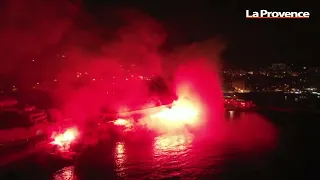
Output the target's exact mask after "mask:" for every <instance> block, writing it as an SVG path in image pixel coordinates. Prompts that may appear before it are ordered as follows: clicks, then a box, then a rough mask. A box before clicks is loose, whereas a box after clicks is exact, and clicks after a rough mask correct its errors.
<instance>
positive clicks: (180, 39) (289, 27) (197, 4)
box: [84, 0, 320, 67]
mask: <svg viewBox="0 0 320 180" xmlns="http://www.w3.org/2000/svg"><path fill="white" fill-rule="evenodd" d="M84 3H85V6H86V7H87V9H88V11H89V12H92V13H93V14H94V12H97V11H99V9H101V8H102V7H110V8H112V7H123V6H126V7H134V8H136V9H139V10H141V11H143V12H146V13H148V14H149V15H151V16H152V17H154V18H156V19H157V20H159V21H160V22H161V23H162V24H164V26H165V29H166V31H167V33H168V40H167V43H166V44H165V47H164V48H170V47H174V46H176V45H179V44H185V43H192V42H197V41H202V40H205V39H208V38H211V37H213V36H217V35H219V36H222V37H223V38H224V39H225V40H226V41H227V42H228V46H227V49H226V51H225V52H224V56H223V57H224V58H223V59H224V62H225V63H226V64H229V65H230V66H236V67H241V66H246V67H248V66H261V65H267V64H269V63H272V62H285V63H290V64H291V63H294V64H303V65H320V61H319V60H318V57H317V56H316V53H315V49H316V45H317V42H318V40H316V32H319V23H316V21H317V15H316V13H317V12H316V11H315V9H314V8H312V7H316V6H315V4H310V3H306V1H304V2H301V1H299V2H297V3H293V1H291V2H283V1H282V2H279V1H277V2H274V3H271V2H270V1H268V4H266V3H260V2H259V3H255V4H253V3H252V2H251V3H249V2H248V3H243V1H241V3H240V2H235V1H224V3H219V1H216V2H213V1H209V0H208V1H205V0H197V1H174V2H173V1H168V0H163V1H130V0H127V1H123V0H122V1H120V0H118V1H110V0H100V1H99V0H86V1H85V2H84ZM246 9H249V10H252V11H253V10H260V9H267V10H275V11H277V10H278V11H310V12H311V18H310V19H293V20H288V19H276V20H275V19H263V20H261V19H258V20H256V19H245V10H246ZM97 18H98V17H97Z"/></svg>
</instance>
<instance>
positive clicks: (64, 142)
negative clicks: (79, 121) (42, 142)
mask: <svg viewBox="0 0 320 180" xmlns="http://www.w3.org/2000/svg"><path fill="white" fill-rule="evenodd" d="M78 134H79V132H78V130H77V129H76V128H69V129H67V130H66V131H65V132H64V133H62V134H54V135H53V141H52V144H55V145H57V146H59V147H60V149H61V150H67V149H68V148H69V147H70V144H71V143H72V142H73V141H74V140H75V139H76V138H77V136H78Z"/></svg>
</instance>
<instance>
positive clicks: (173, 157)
mask: <svg viewBox="0 0 320 180" xmlns="http://www.w3.org/2000/svg"><path fill="white" fill-rule="evenodd" d="M231 116H232V117H231V119H230V118H229V120H230V121H227V123H226V124H225V125H221V127H219V129H215V131H214V130H212V131H206V132H205V133H201V135H200V134H199V135H198V134H197V133H194V134H192V133H188V132H184V133H179V134H164V135H161V136H157V137H155V138H153V139H152V140H148V142H145V141H146V140H143V141H144V142H137V141H135V142H130V141H126V140H124V141H122V142H116V143H115V144H113V145H112V146H108V147H105V148H110V147H112V148H113V149H114V150H113V151H112V155H111V156H110V158H109V160H108V161H110V162H108V163H109V164H112V163H114V166H111V165H110V166H109V165H108V166H105V170H106V169H108V168H109V169H108V170H106V171H104V170H103V168H101V167H98V165H97V164H96V163H88V164H86V166H88V167H90V168H89V169H92V168H94V167H95V166H97V169H99V170H97V171H95V173H98V174H99V176H95V179H97V177H99V178H98V179H106V178H108V179H110V176H109V175H110V172H111V171H112V172H114V174H115V177H116V178H118V179H166V178H178V179H181V178H182V179H199V178H208V177H212V176H214V175H218V174H219V173H221V172H226V171H228V168H230V167H231V165H230V163H231V164H232V163H234V162H237V163H238V164H239V163H240V166H245V165H247V164H248V163H249V164H250V163H251V165H252V168H256V167H257V166H259V164H261V162H262V161H263V160H262V159H263V158H264V157H265V155H266V154H267V153H268V152H270V151H272V149H273V148H274V147H275V145H276V140H277V138H276V130H275V128H274V127H273V126H272V125H271V124H269V123H268V122H267V121H266V120H265V119H264V118H263V117H262V116H260V115H258V114H252V113H250V114H248V113H247V114H240V115H239V116H236V115H235V114H234V113H231ZM101 151H103V150H101ZM106 152H107V153H108V152H109V151H106ZM91 158H98V159H99V155H97V156H96V157H95V156H91ZM100 161H106V159H105V158H100V160H96V161H94V162H99V163H100ZM111 161H114V162H111ZM88 162H89V161H88ZM101 163H102V162H101ZM105 163H106V162H103V163H102V164H105ZM110 168H112V170H111V171H110ZM88 171H89V170H88ZM75 172H76V171H74V167H73V166H70V167H65V168H63V169H61V170H59V171H57V172H56V173H55V174H54V179H56V180H61V179H64V180H71V179H73V180H75V179H77V178H76V175H77V173H75ZM88 173H90V172H88ZM78 179H84V178H82V177H80V176H79V175H78Z"/></svg>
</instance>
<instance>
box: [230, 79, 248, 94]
mask: <svg viewBox="0 0 320 180" xmlns="http://www.w3.org/2000/svg"><path fill="white" fill-rule="evenodd" d="M232 88H234V89H235V90H236V91H238V92H247V91H248V89H247V87H246V80H245V79H244V78H239V79H234V80H233V81H232Z"/></svg>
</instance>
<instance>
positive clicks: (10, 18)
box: [0, 0, 79, 72]
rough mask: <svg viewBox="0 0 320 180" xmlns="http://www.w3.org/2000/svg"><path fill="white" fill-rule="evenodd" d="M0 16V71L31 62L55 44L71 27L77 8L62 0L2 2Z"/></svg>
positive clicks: (6, 0)
mask: <svg viewBox="0 0 320 180" xmlns="http://www.w3.org/2000/svg"><path fill="white" fill-rule="evenodd" d="M1 4H2V5H1V7H0V9H1V15H0V23H1V28H0V39H1V43H0V49H1V52H0V57H1V61H2V62H1V64H2V66H1V69H0V72H5V71H11V70H13V69H14V68H18V67H19V66H21V61H23V60H28V61H31V58H32V57H35V56H37V55H39V54H40V53H42V51H43V50H45V49H46V48H48V47H50V46H54V45H57V44H58V43H59V42H60V41H61V39H62V38H63V36H64V34H65V33H66V32H67V31H68V29H69V28H70V26H72V24H73V21H72V18H73V17H74V16H75V15H76V14H77V12H78V10H79V9H78V8H79V6H78V5H77V4H74V3H70V1H65V0H48V1H41V0H30V1H24V0H4V1H2V3H1Z"/></svg>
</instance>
